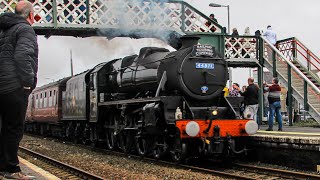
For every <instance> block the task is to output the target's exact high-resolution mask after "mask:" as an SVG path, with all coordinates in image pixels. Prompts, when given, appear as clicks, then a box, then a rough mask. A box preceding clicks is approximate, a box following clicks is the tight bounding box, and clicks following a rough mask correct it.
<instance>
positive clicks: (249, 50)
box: [225, 36, 257, 58]
mask: <svg viewBox="0 0 320 180" xmlns="http://www.w3.org/2000/svg"><path fill="white" fill-rule="evenodd" d="M256 42H257V40H256V38H255V37H248V36H238V37H232V36H228V37H226V38H225V56H226V57H227V58H257V48H256V47H257V45H256Z"/></svg>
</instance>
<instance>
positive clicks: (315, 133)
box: [251, 125, 320, 151]
mask: <svg viewBox="0 0 320 180" xmlns="http://www.w3.org/2000/svg"><path fill="white" fill-rule="evenodd" d="M267 128H268V126H267V125H262V126H260V130H258V132H257V134H255V135H253V136H251V139H252V140H253V141H254V142H255V143H258V144H268V145H269V146H270V145H271V146H276V147H282V148H283V147H289V148H294V149H303V150H318V151H319V150H320V128H313V127H297V126H287V125H284V126H283V131H277V129H278V126H277V125H276V126H274V127H273V129H274V130H273V131H266V129H267Z"/></svg>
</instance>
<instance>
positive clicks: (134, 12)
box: [0, 0, 225, 47]
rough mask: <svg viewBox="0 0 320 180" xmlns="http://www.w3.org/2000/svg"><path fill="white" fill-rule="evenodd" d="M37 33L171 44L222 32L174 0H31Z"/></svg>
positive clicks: (11, 1)
mask: <svg viewBox="0 0 320 180" xmlns="http://www.w3.org/2000/svg"><path fill="white" fill-rule="evenodd" d="M30 1H32V2H33V5H34V9H35V20H36V23H35V24H34V29H35V30H36V33H37V34H39V35H45V36H46V37H50V36H52V35H61V36H76V37H88V36H97V35H98V36H106V37H108V38H113V37H121V36H125V37H133V38H148V37H153V38H159V39H162V40H165V41H167V42H168V43H169V44H170V45H173V47H175V46H176V44H175V43H176V42H175V40H176V39H177V37H180V36H181V35H185V34H187V33H193V32H214V33H224V32H225V29H224V28H223V27H222V26H221V25H219V24H218V23H217V22H215V21H213V20H211V19H210V18H209V17H207V16H206V15H204V14H203V13H201V12H200V11H198V10H197V9H195V8H194V7H192V6H191V5H190V4H188V3H186V2H183V1H178V0H177V1H175V0H30ZM16 2H17V0H2V1H1V2H0V13H3V12H12V11H14V7H15V4H16Z"/></svg>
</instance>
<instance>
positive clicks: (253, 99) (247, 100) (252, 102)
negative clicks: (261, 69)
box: [240, 77, 259, 124]
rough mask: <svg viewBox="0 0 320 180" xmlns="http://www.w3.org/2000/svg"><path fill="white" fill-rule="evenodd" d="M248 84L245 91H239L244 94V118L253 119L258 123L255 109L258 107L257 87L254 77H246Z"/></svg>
mask: <svg viewBox="0 0 320 180" xmlns="http://www.w3.org/2000/svg"><path fill="white" fill-rule="evenodd" d="M248 85H249V86H248V87H247V88H246V91H244V92H240V94H241V95H242V96H244V105H245V109H244V113H243V114H244V118H245V119H253V120H255V121H256V122H257V123H258V119H257V111H258V107H259V101H258V98H259V88H258V86H257V85H255V84H254V79H253V78H252V77H250V78H248ZM258 124H259V123H258Z"/></svg>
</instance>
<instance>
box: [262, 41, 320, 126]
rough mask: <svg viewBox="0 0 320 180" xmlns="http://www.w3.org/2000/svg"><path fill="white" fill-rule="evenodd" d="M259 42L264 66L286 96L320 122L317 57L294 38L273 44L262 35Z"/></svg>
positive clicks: (318, 65) (319, 85) (319, 79)
mask: <svg viewBox="0 0 320 180" xmlns="http://www.w3.org/2000/svg"><path fill="white" fill-rule="evenodd" d="M262 41H263V47H261V48H264V54H263V55H264V56H263V60H264V66H265V67H266V68H268V69H269V71H271V72H272V73H273V76H277V77H278V78H279V79H280V81H281V82H282V84H284V85H285V86H286V87H287V89H288V94H289V97H290V95H292V96H293V97H294V98H295V99H296V100H297V101H298V102H299V103H300V104H302V105H303V106H304V110H305V111H307V112H308V113H309V114H310V115H311V116H312V117H313V118H314V119H315V120H316V121H317V122H318V123H320V78H319V75H320V59H319V58H318V57H317V56H316V55H315V54H314V53H312V52H311V51H310V50H309V49H308V48H307V47H306V46H305V45H304V44H303V43H301V41H299V40H298V39H297V38H289V39H284V40H281V41H278V42H277V44H276V46H272V45H271V44H270V43H269V42H268V41H267V40H266V39H265V38H263V37H262ZM261 48H260V49H261Z"/></svg>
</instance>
